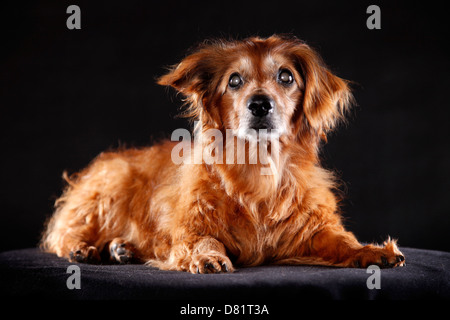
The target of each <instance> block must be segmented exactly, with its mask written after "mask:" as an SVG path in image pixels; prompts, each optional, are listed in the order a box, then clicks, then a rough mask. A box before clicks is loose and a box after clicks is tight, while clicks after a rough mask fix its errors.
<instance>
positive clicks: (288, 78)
mask: <svg viewBox="0 0 450 320" xmlns="http://www.w3.org/2000/svg"><path fill="white" fill-rule="evenodd" d="M278 81H279V82H281V83H282V84H291V83H292V82H293V81H294V77H293V76H292V73H291V72H290V71H289V70H287V69H282V70H280V73H279V74H278Z"/></svg>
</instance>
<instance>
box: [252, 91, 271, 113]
mask: <svg viewBox="0 0 450 320" xmlns="http://www.w3.org/2000/svg"><path fill="white" fill-rule="evenodd" d="M273 104H274V102H273V100H272V99H270V98H269V97H268V96H265V95H262V94H258V95H254V96H253V97H251V98H250V99H249V100H248V103H247V107H248V109H249V110H250V111H251V113H252V114H253V115H254V116H255V117H265V116H267V114H268V113H269V112H272V109H273Z"/></svg>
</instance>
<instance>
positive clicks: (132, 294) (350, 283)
mask: <svg viewBox="0 0 450 320" xmlns="http://www.w3.org/2000/svg"><path fill="white" fill-rule="evenodd" d="M401 250H402V252H403V253H404V254H405V257H406V266H405V267H402V268H395V269H381V278H380V279H381V289H372V290H370V289H368V288H367V285H366V281H367V278H368V277H369V276H371V274H369V273H367V272H366V270H365V269H342V268H332V267H316V266H260V267H253V268H240V269H238V270H237V271H236V272H235V273H232V274H205V275H194V274H189V273H185V272H176V271H161V270H158V269H156V268H152V267H148V266H145V265H136V264H135V265H88V264H77V265H78V266H79V267H80V270H81V277H80V278H81V288H80V289H73V290H69V289H68V288H67V286H66V281H67V279H68V277H69V276H70V275H71V274H69V273H67V267H68V266H69V265H72V264H73V263H70V262H68V261H66V260H64V259H61V258H57V257H56V256H55V255H52V254H47V253H43V252H41V251H39V250H38V249H34V248H33V249H23V250H15V251H7V252H3V253H0V283H1V285H0V295H1V296H6V297H25V296H26V297H35V298H57V299H157V300H172V299H177V300H180V299H181V300H186V299H187V300H195V299H234V300H236V299H262V300H264V299H265V300H274V299H275V300H277V299H289V300H293V299H294V300H297V299H305V298H306V299H422V298H426V299H435V298H438V299H449V298H450V284H449V280H450V271H449V270H450V253H447V252H441V251H431V250H420V249H412V248H401Z"/></svg>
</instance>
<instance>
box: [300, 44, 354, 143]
mask: <svg viewBox="0 0 450 320" xmlns="http://www.w3.org/2000/svg"><path fill="white" fill-rule="evenodd" d="M294 56H295V59H296V63H297V65H298V66H299V69H300V70H299V72H300V73H301V74H302V76H303V81H304V98H303V112H304V115H305V117H306V120H307V122H308V124H309V126H310V128H311V129H313V130H314V131H315V132H316V133H317V134H318V135H319V136H320V137H321V138H323V139H326V134H327V133H328V132H329V131H330V130H331V129H332V128H333V127H334V126H335V125H336V124H337V123H338V122H339V121H341V120H344V115H345V111H346V110H347V109H348V108H349V107H350V105H351V103H352V101H353V96H352V94H351V91H350V87H349V82H348V81H346V80H343V79H341V78H339V77H337V76H335V75H334V74H332V73H331V72H330V71H329V69H328V68H327V67H326V66H325V63H324V62H323V61H322V59H321V58H320V56H319V55H318V54H317V53H316V52H315V51H314V50H313V49H311V48H310V47H309V46H307V45H306V44H303V43H299V44H297V45H296V46H295V47H294Z"/></svg>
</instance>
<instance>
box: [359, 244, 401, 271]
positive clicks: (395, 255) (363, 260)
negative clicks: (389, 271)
mask: <svg viewBox="0 0 450 320" xmlns="http://www.w3.org/2000/svg"><path fill="white" fill-rule="evenodd" d="M370 265H377V266H379V267H381V268H393V267H402V266H404V265H405V256H404V255H403V254H402V253H401V252H400V250H399V249H398V247H397V244H396V242H395V241H394V240H391V239H388V240H387V241H385V242H384V243H383V246H375V245H367V246H364V247H363V248H361V249H360V250H359V252H358V253H357V254H356V255H355V257H354V258H353V261H352V266H353V267H355V268H367V267H368V266H370Z"/></svg>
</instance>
